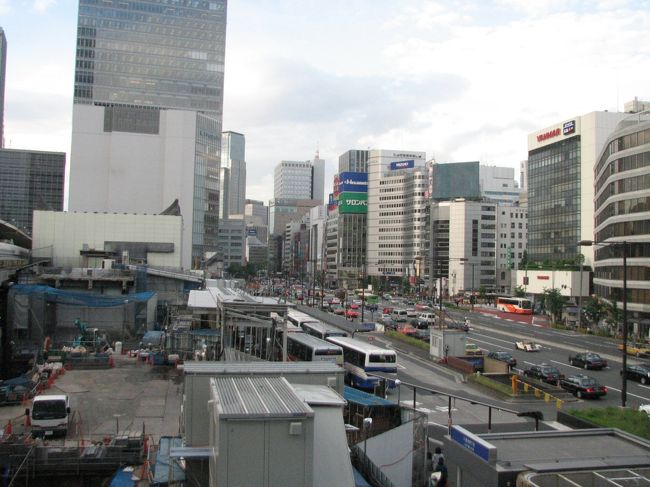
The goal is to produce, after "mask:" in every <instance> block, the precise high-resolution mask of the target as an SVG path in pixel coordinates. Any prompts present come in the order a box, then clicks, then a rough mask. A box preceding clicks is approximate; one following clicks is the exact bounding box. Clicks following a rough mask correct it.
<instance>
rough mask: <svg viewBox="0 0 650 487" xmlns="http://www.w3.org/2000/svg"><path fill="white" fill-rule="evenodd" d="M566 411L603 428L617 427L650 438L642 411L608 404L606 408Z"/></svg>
mask: <svg viewBox="0 0 650 487" xmlns="http://www.w3.org/2000/svg"><path fill="white" fill-rule="evenodd" d="M568 413H569V414H571V415H573V416H576V417H577V418H581V419H586V420H587V421H591V422H592V423H595V424H597V425H599V426H602V427H603V428H618V429H621V430H623V431H627V432H628V433H631V434H633V435H637V436H640V437H642V438H645V439H648V440H650V420H649V419H648V415H647V414H646V413H644V412H643V411H635V410H633V409H622V408H617V407H611V406H610V407H607V408H593V409H572V410H570V411H568Z"/></svg>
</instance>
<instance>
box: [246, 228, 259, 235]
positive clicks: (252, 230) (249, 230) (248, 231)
mask: <svg viewBox="0 0 650 487" xmlns="http://www.w3.org/2000/svg"><path fill="white" fill-rule="evenodd" d="M246 234H247V235H248V236H249V237H257V229H256V228H249V229H248V230H246Z"/></svg>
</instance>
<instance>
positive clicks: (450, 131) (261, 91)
mask: <svg viewBox="0 0 650 487" xmlns="http://www.w3.org/2000/svg"><path fill="white" fill-rule="evenodd" d="M77 6H78V4H77V2H76V1H75V0H0V27H2V28H3V29H4V31H5V35H6V36H7V42H8V49H9V52H8V56H7V58H8V59H7V84H6V89H5V147H10V148H15V149H33V150H49V151H63V152H66V153H68V154H69V152H70V137H71V116H72V92H73V78H74V56H75V35H76V22H77ZM635 96H636V97H638V98H639V99H641V100H650V1H626V0H610V1H605V0H603V1H596V0H593V1H592V0H583V1H582V0H581V1H572V0H543V1H539V0H537V1H536V0H494V1H488V0H485V1H478V0H477V1H463V0H460V1H454V2H451V1H449V2H447V1H440V2H436V1H424V0H392V1H388V0H327V1H326V0H230V1H229V5H228V26H227V38H226V66H225V88H224V117H223V130H231V131H235V132H240V133H243V134H244V135H245V136H246V160H247V172H248V177H247V198H250V199H257V200H264V201H267V200H269V199H271V198H272V196H273V169H274V167H275V165H276V164H278V163H279V162H280V161H281V160H298V161H304V160H309V159H313V157H314V155H315V153H316V151H319V154H320V157H321V158H322V159H325V160H326V185H325V186H326V188H325V189H326V193H328V192H330V191H331V186H332V177H333V175H334V173H335V172H337V169H338V157H339V155H341V154H343V153H344V152H345V151H347V150H349V149H368V148H370V149H399V150H413V151H425V152H426V154H427V158H429V159H431V158H434V159H435V160H436V161H437V162H440V163H445V162H463V161H476V160H478V161H480V162H481V163H482V164H488V165H496V166H507V167H513V168H515V169H516V171H515V174H516V176H517V177H518V170H517V169H518V167H519V163H520V161H522V160H524V159H525V158H526V153H527V135H528V134H529V133H530V132H533V131H536V130H539V129H542V128H544V127H547V126H549V125H551V124H554V123H557V122H559V121H561V120H564V119H568V118H571V117H575V116H578V115H583V114H586V113H589V112H592V111H597V110H609V111H622V110H623V104H624V103H625V102H626V101H630V100H632V99H634V97H635Z"/></svg>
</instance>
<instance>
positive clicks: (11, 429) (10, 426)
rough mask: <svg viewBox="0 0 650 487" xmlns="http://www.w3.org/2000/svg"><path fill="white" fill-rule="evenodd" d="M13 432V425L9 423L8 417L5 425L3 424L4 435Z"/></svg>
mask: <svg viewBox="0 0 650 487" xmlns="http://www.w3.org/2000/svg"><path fill="white" fill-rule="evenodd" d="M13 432H14V427H13V425H12V424H11V420H10V419H8V420H7V426H5V435H6V436H9V435H12V434H13Z"/></svg>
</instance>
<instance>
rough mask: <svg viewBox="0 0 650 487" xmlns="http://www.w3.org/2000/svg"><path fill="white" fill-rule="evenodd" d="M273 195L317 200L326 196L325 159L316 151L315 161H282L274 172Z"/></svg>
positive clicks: (322, 199)
mask: <svg viewBox="0 0 650 487" xmlns="http://www.w3.org/2000/svg"><path fill="white" fill-rule="evenodd" d="M273 197H274V198H279V199H295V200H316V201H319V202H320V203H318V204H323V202H324V197H325V160H324V159H321V158H320V157H319V156H318V153H316V157H315V158H314V160H313V161H281V162H280V164H278V165H277V166H275V170H274V172H273Z"/></svg>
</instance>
